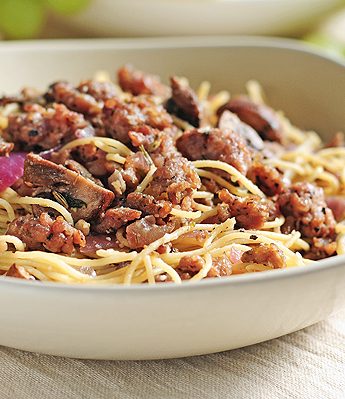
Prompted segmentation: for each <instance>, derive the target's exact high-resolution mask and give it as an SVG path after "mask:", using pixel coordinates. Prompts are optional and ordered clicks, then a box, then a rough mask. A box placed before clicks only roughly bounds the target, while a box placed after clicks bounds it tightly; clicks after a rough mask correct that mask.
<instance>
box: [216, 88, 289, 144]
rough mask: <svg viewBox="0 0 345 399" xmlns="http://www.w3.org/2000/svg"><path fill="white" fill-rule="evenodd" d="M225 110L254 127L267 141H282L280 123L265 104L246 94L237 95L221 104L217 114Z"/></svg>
mask: <svg viewBox="0 0 345 399" xmlns="http://www.w3.org/2000/svg"><path fill="white" fill-rule="evenodd" d="M225 110H229V111H231V112H233V113H234V114H236V115H237V116H238V117H239V118H240V119H241V121H243V122H244V123H246V124H247V125H249V126H251V127H252V128H253V129H255V130H256V131H257V132H258V133H259V134H260V136H261V137H262V139H264V140H269V141H277V142H279V143H281V142H282V141H283V131H282V126H281V123H280V121H279V119H278V117H277V115H276V114H275V112H274V111H273V109H272V108H270V107H268V106H267V105H265V104H257V103H255V102H253V101H252V100H250V99H249V98H248V97H246V96H239V97H235V98H233V99H231V100H230V101H229V102H228V103H227V104H225V105H223V106H222V107H221V108H220V109H219V110H218V114H219V115H221V114H222V113H223V112H224V111H225Z"/></svg>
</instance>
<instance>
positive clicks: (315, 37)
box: [304, 32, 345, 56]
mask: <svg viewBox="0 0 345 399" xmlns="http://www.w3.org/2000/svg"><path fill="white" fill-rule="evenodd" d="M304 40H305V41H307V42H308V43H311V44H314V45H316V46H318V47H321V48H323V49H324V50H326V51H328V52H330V53H333V54H337V55H343V56H344V55H345V46H344V44H343V43H340V42H338V41H337V40H335V39H334V38H331V37H329V36H327V35H325V34H323V33H319V32H316V33H312V34H310V35H308V36H306V37H305V38H304Z"/></svg>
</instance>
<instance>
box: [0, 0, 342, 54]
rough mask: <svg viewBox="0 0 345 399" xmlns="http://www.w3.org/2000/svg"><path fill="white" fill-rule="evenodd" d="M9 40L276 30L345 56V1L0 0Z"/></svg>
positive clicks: (2, 27) (0, 27)
mask: <svg viewBox="0 0 345 399" xmlns="http://www.w3.org/2000/svg"><path fill="white" fill-rule="evenodd" d="M0 34H1V38H2V39H4V40H14V39H46V38H56V39H57V38H82V37H88V38H89V37H144V36H169V35H176V36H181V35H271V36H272V35H274V36H284V37H294V38H300V39H301V40H305V41H307V42H309V43H312V44H314V45H317V46H321V47H323V48H324V49H326V50H327V51H330V52H333V53H337V54H341V55H345V0H0Z"/></svg>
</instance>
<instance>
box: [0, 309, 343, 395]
mask: <svg viewBox="0 0 345 399" xmlns="http://www.w3.org/2000/svg"><path fill="white" fill-rule="evenodd" d="M27 398H29V399H47V398H49V399H55V398H59V399H60V398H63V399H69V398H74V399H82V398H83V399H84V398H85V399H86V398H87V399H88V398H93V399H103V398H121V399H127V398H131V399H132V398H140V399H141V398H150V399H151V398H157V399H158V398H159V399H165V398H198V399H199V398H200V399H202V398H205V399H206V398H207V399H208V398H210V399H211V398H212V399H214V398H236V399H237V398H251V399H252V398H265V399H266V398H268V399H269V398H274V399H277V398H284V399H285V398H313V399H318V398H320V399H321V398H322V399H328V398H332V399H334V398H339V399H340V398H345V310H344V311H342V312H340V313H338V314H336V315H333V316H331V317H330V318H328V319H327V320H326V321H323V322H321V323H318V324H316V325H314V326H311V327H309V328H306V329H304V330H301V331H299V332H296V333H293V334H290V335H287V336H284V337H281V338H277V339H274V340H272V341H268V342H264V343H261V344H258V345H253V346H250V347H246V348H242V349H237V350H233V351H228V352H222V353H218V354H213V355H207V356H197V357H189V358H184V359H172V360H156V361H95V360H77V359H66V358H59V357H53V356H46V355H38V354H35V353H28V352H22V351H19V350H15V349H9V348H5V347H0V399H27Z"/></svg>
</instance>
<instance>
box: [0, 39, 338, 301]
mask: <svg viewBox="0 0 345 399" xmlns="http://www.w3.org/2000/svg"><path fill="white" fill-rule="evenodd" d="M212 47H213V48H217V47H229V48H233V47H242V48H243V47H244V48H246V47H247V48H266V49H281V50H288V51H289V50H290V51H294V52H297V53H307V54H308V55H311V56H314V57H315V58H319V59H320V60H323V61H327V62H329V63H332V64H334V65H338V66H339V67H341V68H344V73H345V60H344V59H343V58H342V57H341V56H340V55H339V56H338V55H336V54H333V53H327V52H325V51H323V50H322V49H320V48H318V47H316V46H312V45H309V44H307V43H303V42H300V41H298V40H294V39H285V38H267V37H262V36H236V37H226V36H193V37H188V36H187V37H158V38H157V37H155V38H134V39H133V38H128V39H127V38H126V39H69V40H66V39H59V40H41V41H36V40H28V41H18V42H2V43H0V54H1V52H2V51H4V50H5V51H11V52H14V53H17V52H31V51H45V52H48V53H49V52H56V51H85V50H86V51H97V50H99V51H104V50H112V49H121V48H123V49H136V48H138V49H139V48H140V49H156V48H177V49H179V48H212ZM344 261H345V255H338V256H335V257H332V258H327V259H323V260H320V261H317V262H315V263H313V264H310V265H305V266H296V267H289V268H286V269H275V270H269V271H265V272H264V273H245V274H239V275H232V276H229V277H221V278H214V279H204V280H200V281H195V282H194V281H193V282H184V283H182V284H174V283H171V284H154V285H149V284H131V285H116V284H114V285H96V284H95V285H94V284H92V283H91V284H90V283H82V284H73V283H72V284H68V283H61V282H51V281H47V282H44V283H39V282H37V281H28V280H20V279H16V278H13V277H4V276H0V287H3V288H5V287H8V288H15V287H21V289H23V288H25V289H29V290H32V289H34V290H36V289H37V290H38V289H39V290H41V291H42V290H49V291H52V290H62V291H66V290H67V291H70V290H72V291H73V292H79V293H88V292H89V291H92V292H95V291H97V292H98V291H101V292H124V293H127V292H142V291H143V290H144V291H145V292H150V293H152V292H157V293H158V292H159V293H160V292H161V291H162V290H163V292H167V293H169V292H171V290H173V291H174V290H186V289H187V290H190V289H193V290H195V289H197V290H198V289H204V288H206V287H208V288H218V287H223V286H228V285H229V286H232V285H234V284H235V285H247V284H252V283H254V282H257V283H259V282H265V281H271V280H277V279H278V280H279V279H286V278H293V277H297V276H299V275H300V274H303V275H309V274H311V273H317V272H321V271H323V270H328V269H336V268H340V267H344V265H343V263H345V262H344ZM54 292H55V291H54Z"/></svg>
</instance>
